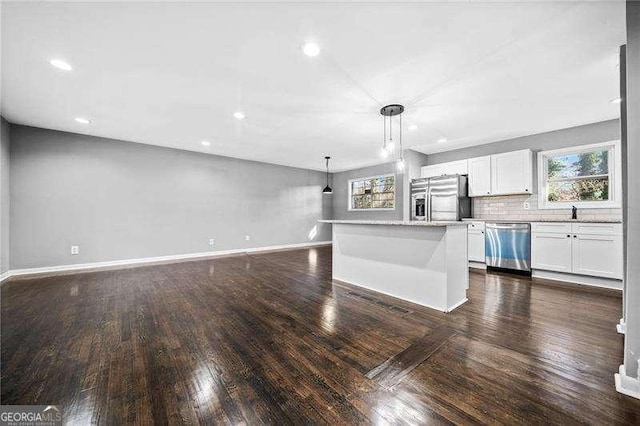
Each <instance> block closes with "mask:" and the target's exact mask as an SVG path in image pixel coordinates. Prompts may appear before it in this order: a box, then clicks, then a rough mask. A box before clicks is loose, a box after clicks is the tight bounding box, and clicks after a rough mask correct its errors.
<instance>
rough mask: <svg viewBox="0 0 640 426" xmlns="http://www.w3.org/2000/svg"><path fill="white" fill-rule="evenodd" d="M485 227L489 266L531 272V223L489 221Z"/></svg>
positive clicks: (486, 254) (486, 253) (486, 252)
mask: <svg viewBox="0 0 640 426" xmlns="http://www.w3.org/2000/svg"><path fill="white" fill-rule="evenodd" d="M485 228H486V229H485V235H486V239H485V256H486V262H487V267H490V268H501V269H512V270H515V271H522V272H524V273H531V224H529V223H493V222H487V224H486V225H485Z"/></svg>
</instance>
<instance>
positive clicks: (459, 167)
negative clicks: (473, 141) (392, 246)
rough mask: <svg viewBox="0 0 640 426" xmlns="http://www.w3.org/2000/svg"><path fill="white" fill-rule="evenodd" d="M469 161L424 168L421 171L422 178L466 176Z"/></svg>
mask: <svg viewBox="0 0 640 426" xmlns="http://www.w3.org/2000/svg"><path fill="white" fill-rule="evenodd" d="M466 174H467V160H461V161H452V162H450V163H441V164H434V165H431V166H424V167H422V168H421V169H420V177H423V178H428V177H435V176H443V175H466Z"/></svg>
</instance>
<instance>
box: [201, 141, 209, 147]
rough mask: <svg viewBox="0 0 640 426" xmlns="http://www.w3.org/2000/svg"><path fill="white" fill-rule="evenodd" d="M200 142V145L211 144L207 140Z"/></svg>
mask: <svg viewBox="0 0 640 426" xmlns="http://www.w3.org/2000/svg"><path fill="white" fill-rule="evenodd" d="M200 143H201V144H202V146H211V142H209V141H202V142H200Z"/></svg>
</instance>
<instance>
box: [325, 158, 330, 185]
mask: <svg viewBox="0 0 640 426" xmlns="http://www.w3.org/2000/svg"><path fill="white" fill-rule="evenodd" d="M329 158H330V157H326V158H325V159H326V160H327V186H329Z"/></svg>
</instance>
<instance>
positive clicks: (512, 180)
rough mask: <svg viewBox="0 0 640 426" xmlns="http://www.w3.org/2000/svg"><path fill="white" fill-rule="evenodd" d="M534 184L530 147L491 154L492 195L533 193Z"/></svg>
mask: <svg viewBox="0 0 640 426" xmlns="http://www.w3.org/2000/svg"><path fill="white" fill-rule="evenodd" d="M532 185H533V152H531V150H530V149H525V150H522V151H514V152H506V153H504V154H497V155H492V156H491V195H507V194H531V193H532V192H533V191H532Z"/></svg>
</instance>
